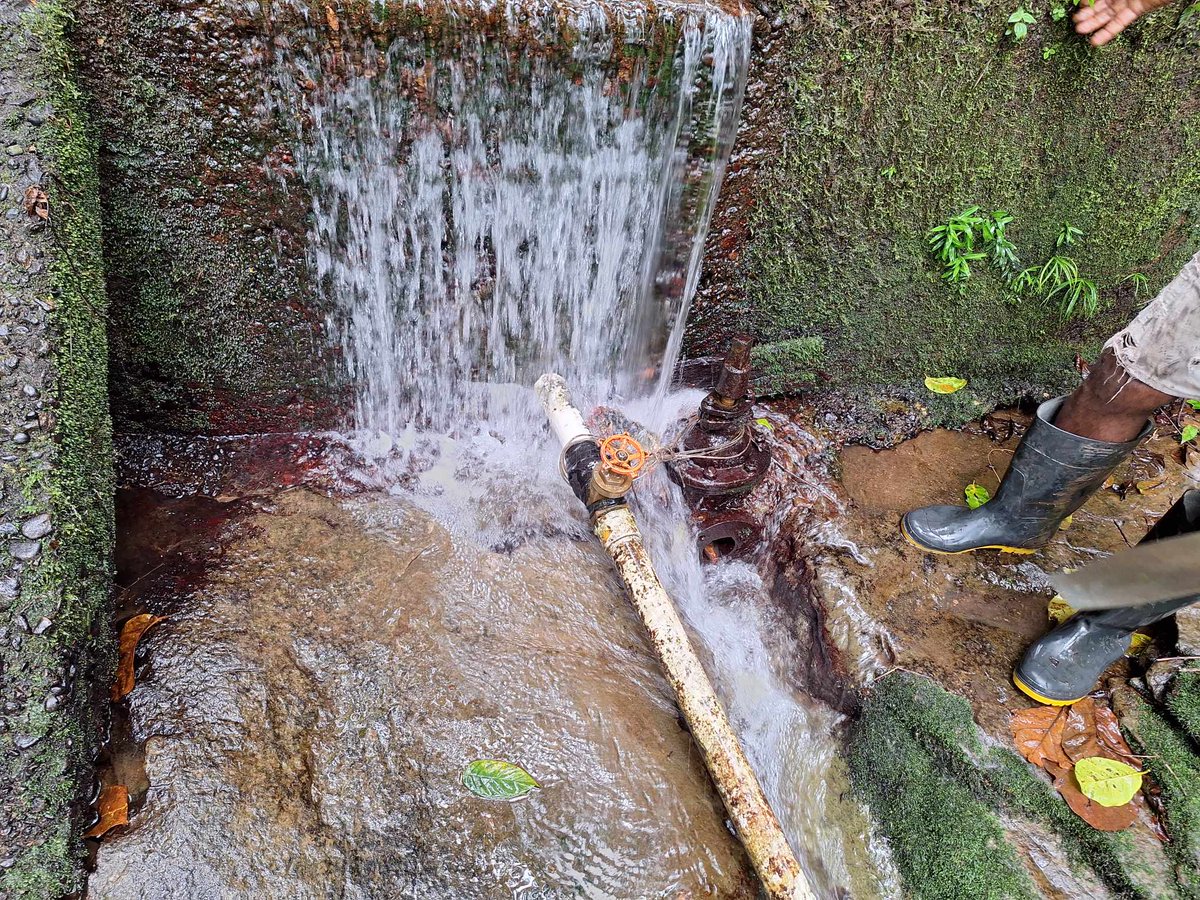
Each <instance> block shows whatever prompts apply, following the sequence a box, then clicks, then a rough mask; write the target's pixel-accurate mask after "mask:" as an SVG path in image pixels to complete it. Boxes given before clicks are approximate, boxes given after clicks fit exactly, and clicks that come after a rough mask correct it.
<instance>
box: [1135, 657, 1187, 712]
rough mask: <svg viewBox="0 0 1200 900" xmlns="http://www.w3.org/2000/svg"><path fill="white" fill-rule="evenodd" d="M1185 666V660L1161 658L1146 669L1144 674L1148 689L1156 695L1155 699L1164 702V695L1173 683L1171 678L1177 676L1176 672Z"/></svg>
mask: <svg viewBox="0 0 1200 900" xmlns="http://www.w3.org/2000/svg"><path fill="white" fill-rule="evenodd" d="M1182 666H1183V660H1179V659H1160V660H1155V662H1154V663H1153V665H1151V666H1150V668H1149V669H1147V670H1146V674H1145V676H1144V680H1145V684H1146V689H1147V690H1149V691H1150V693H1151V694H1152V695H1153V696H1154V699H1155V700H1158V701H1159V702H1162V699H1163V696H1164V695H1165V694H1166V691H1167V687H1168V686H1169V685H1170V684H1171V680H1172V679H1173V678H1174V677H1175V673H1176V672H1178V671H1179V669H1180V668H1181V667H1182Z"/></svg>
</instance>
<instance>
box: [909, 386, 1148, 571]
mask: <svg viewBox="0 0 1200 900" xmlns="http://www.w3.org/2000/svg"><path fill="white" fill-rule="evenodd" d="M1065 399H1066V398H1065V397H1059V398H1058V399H1056V400H1047V401H1046V402H1045V403H1043V404H1042V405H1041V406H1039V407H1038V411H1037V415H1036V416H1034V418H1033V424H1032V425H1030V426H1029V431H1027V432H1026V433H1025V437H1024V438H1023V439H1022V441H1021V444H1020V446H1018V447H1017V450H1016V453H1014V454H1013V459H1012V464H1011V465H1010V466H1009V468H1008V473H1007V474H1006V475H1005V476H1004V481H1003V482H1001V484H1000V489H999V490H998V491H997V492H996V496H995V497H993V498H992V499H991V500H989V501H988V502H987V503H985V504H983V506H981V507H979V508H978V509H968V508H967V507H965V506H926V507H923V508H921V509H915V510H913V511H912V512H910V513H907V514H906V515H905V516H904V518H903V519H901V521H900V529H901V531H903V532H904V536H905V537H906V538H908V540H909V542H911V543H913V544H916V545H917V546H918V547H920V548H921V549H922V550H928V551H931V552H933V553H966V552H968V551H970V550H1005V551H1007V552H1009V553H1032V552H1034V551H1035V550H1038V549H1040V548H1042V547H1044V546H1046V544H1048V543H1049V542H1050V538H1052V537H1054V532H1055V531H1057V530H1058V526H1059V525H1061V524H1062V521H1063V519H1065V518H1066V517H1067V516H1069V515H1070V514H1071V513H1073V512H1075V510H1077V509H1079V507H1080V506H1082V505H1083V503H1084V501H1085V500H1087V498H1088V497H1090V496H1091V495H1092V494H1093V493H1095V491H1096V490H1097V489H1098V488H1099V487H1100V485H1102V484H1104V479H1105V478H1107V477H1108V475H1109V473H1110V472H1112V470H1113V469H1115V468H1116V467H1117V465H1118V464H1120V462H1121V461H1122V460H1123V459H1125V457H1127V456H1128V455H1129V454H1130V453H1131V452H1133V449H1134V448H1135V447H1136V446H1137V445H1138V444H1139V443H1140V442H1141V440H1142V438H1144V437H1145V436H1146V435H1147V434H1149V433H1150V429H1151V427H1152V426H1151V423H1150V422H1147V423H1146V428H1145V429H1144V430H1143V431H1142V433H1141V434H1140V435H1138V436H1137V437H1136V438H1135V439H1133V440H1132V441H1126V442H1125V443H1123V444H1111V443H1109V442H1107V441H1093V440H1090V439H1089V438H1084V437H1079V436H1078V435H1074V434H1071V433H1070V432H1068V431H1063V430H1062V429H1061V428H1055V427H1054V425H1052V424H1051V423H1052V422H1053V421H1054V416H1055V415H1056V414H1057V413H1058V410H1059V407H1060V406H1062V403H1063V400H1065Z"/></svg>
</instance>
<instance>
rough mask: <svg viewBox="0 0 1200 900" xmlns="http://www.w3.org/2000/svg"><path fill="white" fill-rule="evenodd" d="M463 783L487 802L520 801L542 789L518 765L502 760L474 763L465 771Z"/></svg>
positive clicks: (484, 760)
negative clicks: (531, 792) (534, 791)
mask: <svg viewBox="0 0 1200 900" xmlns="http://www.w3.org/2000/svg"><path fill="white" fill-rule="evenodd" d="M462 783H463V785H464V786H465V787H466V789H467V790H469V791H470V792H471V793H472V794H474V795H475V796H476V797H483V798H484V799H485V800H519V799H520V798H521V797H524V796H525V795H526V794H528V793H529V792H530V791H533V790H536V789H537V788H539V787H541V785H540V784H538V783H537V781H535V780H534V778H533V776H532V775H530V774H529V773H528V772H526V771H525V770H524V769H522V768H521V767H520V766H518V765H517V764H516V763H510V762H505V761H504V760H502V759H476V760H474V761H472V762H471V763H469V764H468V765H467V767H466V768H465V769H463V773H462Z"/></svg>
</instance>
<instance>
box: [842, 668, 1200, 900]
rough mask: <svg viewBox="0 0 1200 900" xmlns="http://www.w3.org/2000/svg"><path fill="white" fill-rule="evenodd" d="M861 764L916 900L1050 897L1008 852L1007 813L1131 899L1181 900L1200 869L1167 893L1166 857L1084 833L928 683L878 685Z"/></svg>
mask: <svg viewBox="0 0 1200 900" xmlns="http://www.w3.org/2000/svg"><path fill="white" fill-rule="evenodd" d="M849 760H850V771H851V778H852V781H853V784H854V787H855V790H856V791H857V792H858V793H859V794H860V795H861V796H862V797H863V799H864V800H865V801H866V802H867V804H868V806H869V807H870V809H871V813H872V815H873V816H874V817H875V819H876V820H877V821H878V823H879V827H880V829H881V831H882V833H883V834H884V835H885V836H886V837H887V838H888V840H889V842H890V843H891V846H892V852H893V854H894V856H895V858H896V862H897V865H898V867H899V869H900V872H901V874H902V875H903V877H904V879H905V883H906V887H907V888H908V890H909V891H910V892H911V893H912V896H914V897H916V898H931V900H932V898H951V897H956V898H957V897H971V898H975V897H1024V896H1039V894H1038V893H1036V892H1034V893H1030V891H1031V890H1032V888H1031V886H1030V884H1029V883H1028V881H1027V879H1026V878H1025V877H1024V876H1025V873H1024V872H1023V871H1022V870H1021V868H1020V865H1019V863H1017V862H1016V859H1015V854H1014V853H1013V850H1012V849H1011V847H1009V846H1008V845H1007V844H1006V836H1005V833H1004V831H1003V829H1002V828H1001V825H1000V815H1001V814H1003V815H1005V816H1007V817H1010V818H1015V819H1017V820H1018V822H1019V821H1021V820H1024V821H1031V822H1036V823H1038V824H1040V825H1042V826H1045V827H1046V828H1048V829H1049V830H1050V831H1052V832H1054V834H1056V835H1057V837H1058V839H1059V840H1060V842H1061V843H1062V846H1063V847H1064V848H1065V850H1066V852H1067V854H1068V856H1069V857H1070V860H1071V861H1072V862H1073V863H1074V864H1075V865H1083V864H1086V865H1087V866H1088V867H1089V868H1090V869H1091V870H1092V871H1093V872H1094V873H1095V876H1096V877H1097V878H1098V879H1099V880H1100V881H1101V882H1103V883H1104V884H1105V885H1107V887H1108V888H1109V889H1110V890H1112V891H1113V892H1114V893H1115V894H1117V895H1118V896H1121V897H1134V898H1144V900H1155V898H1160V897H1163V896H1172V895H1173V894H1174V893H1176V891H1177V890H1179V889H1181V886H1182V885H1183V884H1186V883H1187V882H1188V879H1190V878H1194V877H1196V868H1195V866H1193V867H1192V868H1191V869H1190V870H1186V871H1185V870H1182V869H1180V870H1177V872H1176V873H1175V878H1176V879H1177V880H1178V885H1176V884H1175V883H1173V882H1172V880H1171V878H1170V877H1169V876H1168V877H1167V878H1166V880H1165V882H1164V876H1163V873H1162V872H1161V871H1159V869H1163V868H1165V867H1164V866H1157V867H1156V866H1155V865H1154V859H1153V856H1152V855H1153V854H1156V853H1157V854H1159V855H1161V852H1160V851H1158V850H1156V849H1155V848H1154V847H1147V846H1146V845H1144V844H1141V845H1139V844H1137V843H1135V842H1134V840H1133V838H1132V836H1131V835H1129V834H1127V833H1117V834H1110V833H1106V832H1101V831H1097V830H1095V829H1094V828H1092V827H1091V826H1090V825H1088V824H1086V823H1085V822H1083V820H1082V819H1079V818H1078V817H1077V816H1076V815H1075V814H1074V813H1073V812H1071V810H1070V809H1069V807H1067V805H1066V804H1065V803H1064V802H1063V801H1062V799H1061V798H1060V797H1059V796H1058V795H1057V794H1056V793H1055V792H1054V790H1053V789H1052V788H1051V786H1050V785H1049V783H1048V782H1047V781H1045V780H1044V779H1042V778H1041V777H1040V776H1039V775H1037V774H1036V773H1035V771H1034V770H1033V768H1032V767H1031V766H1029V765H1028V764H1027V763H1026V762H1025V761H1024V760H1023V759H1021V758H1020V757H1019V756H1017V754H1016V753H1014V752H1013V751H1011V750H1008V749H1006V748H1002V747H999V746H996V745H994V744H992V743H990V742H988V740H987V739H986V738H985V737H984V735H983V733H982V732H981V731H980V730H979V728H978V727H977V726H976V724H975V722H974V719H973V717H972V714H971V707H970V704H969V703H968V702H967V701H966V699H965V698H963V697H959V696H957V695H955V694H951V693H949V692H947V691H946V690H944V689H943V688H942V687H941V686H939V685H938V684H937V683H936V682H934V681H932V680H930V679H928V678H924V677H922V676H918V675H913V674H909V673H906V672H896V673H893V674H891V675H887V676H885V677H884V678H881V679H880V680H878V681H876V682H875V683H874V685H872V687H871V689H870V694H869V696H868V698H867V701H866V703H865V704H864V706H863V712H862V715H861V717H860V718H859V720H858V721H857V722H856V723H855V725H854V727H853V729H852V731H851V734H850V741H849ZM931 811H933V814H931ZM1152 843H1153V842H1152Z"/></svg>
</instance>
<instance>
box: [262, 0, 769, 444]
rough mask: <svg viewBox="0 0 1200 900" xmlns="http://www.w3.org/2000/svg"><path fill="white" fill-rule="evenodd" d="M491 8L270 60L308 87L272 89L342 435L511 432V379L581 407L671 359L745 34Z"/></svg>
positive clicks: (515, 403) (674, 13) (646, 384)
mask: <svg viewBox="0 0 1200 900" xmlns="http://www.w3.org/2000/svg"><path fill="white" fill-rule="evenodd" d="M617 7H619V12H614V9H616V8H617ZM482 9H483V8H481V10H482ZM490 12H491V13H492V15H493V19H494V18H495V16H497V15H500V13H501V12H502V16H503V18H502V21H501V22H500V24H499V25H498V26H494V27H491V28H490V29H486V30H485V29H481V28H480V27H478V23H477V22H476V20H475V19H474V18H472V17H471V16H466V17H463V18H455V17H454V16H449V17H447V18H446V19H445V20H444V21H442V22H440V24H439V25H438V26H437V28H436V29H433V28H431V27H429V25H428V19H421V20H420V21H421V22H423V23H425V24H424V26H423V27H422V28H420V29H411V28H410V29H406V28H405V27H403V26H389V27H388V28H384V27H383V26H382V25H381V24H380V22H378V21H376V22H375V23H374V26H373V27H370V28H367V29H363V30H364V31H365V32H366V33H365V34H364V36H362V37H360V38H355V37H353V36H352V31H351V30H350V29H348V28H345V27H342V28H341V29H340V31H339V33H338V35H337V38H338V41H337V46H336V48H335V49H333V50H330V51H328V52H325V53H312V52H309V53H307V54H305V53H294V54H292V55H290V56H289V57H288V58H287V59H286V60H285V61H284V63H283V69H284V70H285V73H284V74H285V77H286V78H287V79H288V80H289V81H290V82H291V83H305V84H308V85H311V86H312V87H310V89H309V90H307V91H303V90H288V91H285V94H287V95H289V96H293V97H298V98H300V99H298V100H296V101H294V102H296V103H300V104H302V105H303V106H304V109H303V110H302V111H303V113H304V115H303V116H297V117H296V118H297V119H303V120H304V121H306V122H307V123H308V124H307V126H306V127H305V128H304V129H303V130H302V132H301V133H300V134H299V135H298V136H297V146H296V153H295V156H296V161H297V165H298V167H299V170H300V173H301V176H302V178H303V180H304V182H305V183H306V184H307V186H308V188H309V190H310V191H311V196H312V225H311V229H310V240H309V248H308V252H309V258H310V265H311V267H312V270H313V272H314V274H315V276H316V279H317V282H318V284H319V290H320V291H321V293H322V294H323V299H324V301H325V304H326V306H327V308H329V309H330V310H332V313H331V314H330V320H329V323H328V324H329V328H330V331H331V333H332V334H333V335H334V336H335V337H336V339H337V341H338V342H339V345H340V346H341V347H342V348H343V353H344V358H345V365H346V370H347V372H346V374H347V376H348V381H349V383H350V384H351V385H352V389H353V391H354V402H355V407H354V425H355V427H356V428H357V429H359V430H360V431H364V432H368V433H383V434H386V435H397V434H400V433H401V432H403V431H404V430H405V429H406V428H407V427H409V426H416V427H417V428H418V429H421V430H431V431H441V432H447V431H453V430H456V429H462V428H463V427H464V426H466V427H470V426H471V425H479V424H482V423H485V422H486V423H487V426H488V428H490V429H493V430H495V429H497V428H500V429H501V430H503V431H506V432H516V433H520V432H522V431H527V430H528V428H529V425H530V423H532V422H536V423H537V424H539V425H540V421H539V419H540V414H539V413H538V412H537V410H536V407H534V406H533V405H532V404H531V401H530V400H529V399H528V397H527V394H528V392H526V391H520V390H514V389H513V387H512V386H513V385H519V386H525V387H528V386H529V385H531V384H532V382H533V381H534V380H535V379H536V378H537V376H538V375H540V374H541V373H542V372H545V371H552V370H553V371H559V372H561V373H562V374H563V375H564V376H565V377H567V379H568V380H569V381H570V382H571V384H572V385H573V386H574V388H575V390H576V391H577V394H578V395H579V397H580V399H581V400H582V401H583V402H585V403H590V402H598V401H600V400H624V399H628V398H630V397H634V396H638V395H643V394H645V393H647V392H650V391H652V390H653V389H654V388H655V387H656V386H661V385H663V384H664V383H665V381H666V379H668V378H669V375H670V372H671V368H672V365H673V363H674V358H675V356H676V355H677V353H678V347H679V343H680V340H681V336H682V329H683V323H684V319H685V317H686V313H687V307H688V302H689V300H690V298H691V295H692V292H693V291H694V289H695V284H696V280H697V277H698V271H699V265H700V261H701V257H702V251H703V244H704V235H705V231H706V229H707V225H708V219H709V216H710V213H711V209H712V205H713V201H714V199H715V196H716V193H717V190H718V188H719V185H720V181H721V177H722V174H723V171H724V166H725V163H726V161H727V159H728V155H729V151H730V146H731V144H732V139H733V136H734V133H735V130H736V123H737V117H738V112H739V106H740V103H741V98H742V93H743V88H744V84H745V73H746V69H747V63H748V57H749V47H750V19H749V17H747V16H737V15H731V14H729V13H726V12H723V11H720V10H718V9H717V8H715V7H707V6H702V5H678V6H671V5H667V6H658V5H656V6H655V7H654V8H653V11H651V10H650V9H649V8H647V7H643V6H640V5H636V4H625V3H621V4H613V5H612V8H609V7H607V6H605V5H604V4H601V3H595V2H592V3H583V4H578V5H572V6H570V7H565V8H563V9H557V8H556V9H554V11H553V14H549V13H547V11H546V10H544V9H540V10H539V11H537V12H531V11H529V10H528V9H525V8H524V7H522V6H519V5H516V4H510V5H509V6H506V7H502V9H501V10H490ZM316 19H317V20H318V21H320V19H321V16H320V15H318V16H316ZM432 33H435V36H433V37H431V36H430V35H431V34H432ZM505 419H506V420H507V422H504V421H502V420H505Z"/></svg>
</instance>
